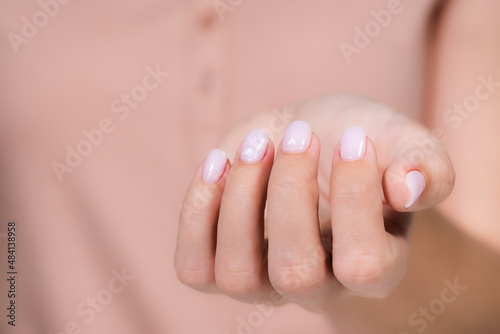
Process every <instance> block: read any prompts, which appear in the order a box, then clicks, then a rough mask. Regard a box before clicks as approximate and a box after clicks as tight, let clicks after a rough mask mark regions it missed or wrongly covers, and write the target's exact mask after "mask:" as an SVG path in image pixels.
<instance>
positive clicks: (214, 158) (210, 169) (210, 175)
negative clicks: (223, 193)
mask: <svg viewBox="0 0 500 334" xmlns="http://www.w3.org/2000/svg"><path fill="white" fill-rule="evenodd" d="M226 164H227V156H226V153H224V151H222V150H219V149H213V150H212V151H210V154H209V155H208V157H207V159H206V160H205V167H204V168H203V175H202V179H203V181H204V182H206V183H217V181H219V180H220V178H221V176H222V174H223V173H224V170H225V169H226Z"/></svg>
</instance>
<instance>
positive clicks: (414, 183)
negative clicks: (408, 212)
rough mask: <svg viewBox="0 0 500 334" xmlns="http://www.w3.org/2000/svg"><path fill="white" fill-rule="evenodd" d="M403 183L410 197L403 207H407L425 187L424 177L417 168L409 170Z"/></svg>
mask: <svg viewBox="0 0 500 334" xmlns="http://www.w3.org/2000/svg"><path fill="white" fill-rule="evenodd" d="M405 183H406V186H407V187H408V190H409V191H410V197H409V198H408V201H407V202H406V204H405V208H409V207H410V206H412V205H413V203H415V201H416V200H417V199H418V198H419V197H420V195H421V194H422V192H423V191H424V189H425V177H424V175H423V174H422V173H421V172H419V171H418V170H412V171H409V172H408V174H406V177H405Z"/></svg>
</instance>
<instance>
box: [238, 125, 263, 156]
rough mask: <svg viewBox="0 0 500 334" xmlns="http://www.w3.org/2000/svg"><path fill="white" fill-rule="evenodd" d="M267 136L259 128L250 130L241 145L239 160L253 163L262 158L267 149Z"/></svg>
mask: <svg viewBox="0 0 500 334" xmlns="http://www.w3.org/2000/svg"><path fill="white" fill-rule="evenodd" d="M268 143H269V137H268V136H267V133H266V131H264V130H261V129H253V130H251V131H250V132H249V133H248V134H247V136H246V137H245V140H244V141H243V145H242V147H241V160H242V161H244V162H248V163H255V162H259V161H261V160H262V158H263V157H264V154H266V151H267V144H268Z"/></svg>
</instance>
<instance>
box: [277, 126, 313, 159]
mask: <svg viewBox="0 0 500 334" xmlns="http://www.w3.org/2000/svg"><path fill="white" fill-rule="evenodd" d="M311 138H312V131H311V126H310V125H309V123H307V122H304V121H295V122H292V123H290V125H288V128H287V129H286V131H285V137H284V138H283V152H286V153H301V152H305V151H306V150H307V149H308V148H309V146H310V145H311Z"/></svg>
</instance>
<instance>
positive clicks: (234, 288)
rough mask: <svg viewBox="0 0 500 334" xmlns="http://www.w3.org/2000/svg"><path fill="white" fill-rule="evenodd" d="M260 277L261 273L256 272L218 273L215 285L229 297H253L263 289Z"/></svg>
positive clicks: (225, 271)
mask: <svg viewBox="0 0 500 334" xmlns="http://www.w3.org/2000/svg"><path fill="white" fill-rule="evenodd" d="M260 277H261V275H260V273H259V272H256V271H244V270H238V271H227V270H224V271H216V274H215V284H216V286H217V288H218V289H219V290H221V291H222V292H224V293H225V294H228V295H235V296H242V295H252V294H254V293H256V292H258V291H259V290H260V289H261V287H262V284H261V281H260Z"/></svg>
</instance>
